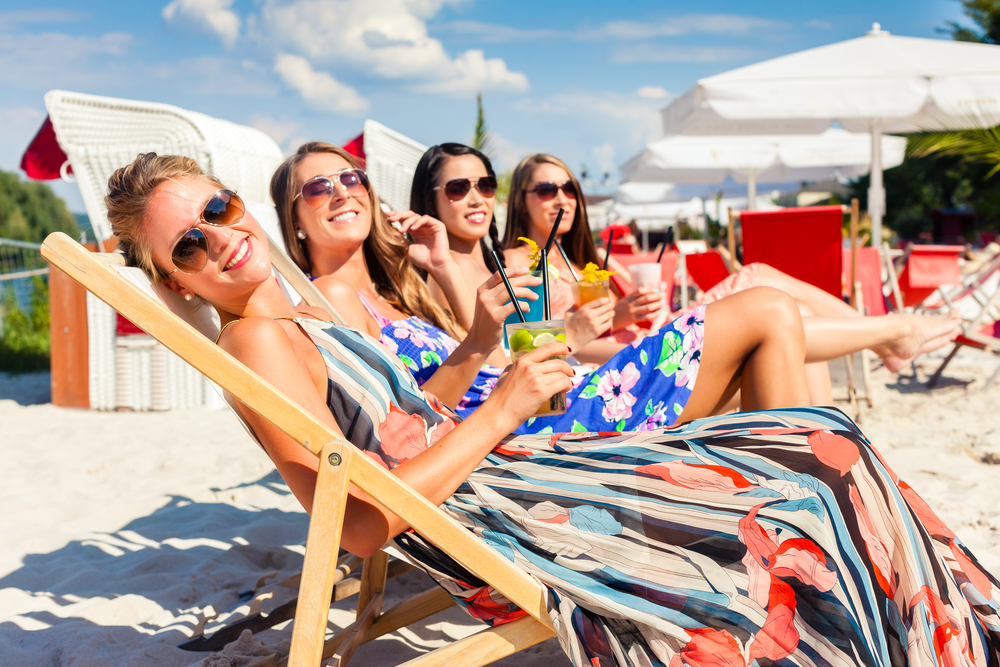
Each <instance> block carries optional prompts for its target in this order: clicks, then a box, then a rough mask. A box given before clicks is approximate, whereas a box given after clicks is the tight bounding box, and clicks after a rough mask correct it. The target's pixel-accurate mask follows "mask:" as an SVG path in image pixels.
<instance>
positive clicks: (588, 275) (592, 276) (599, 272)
mask: <svg viewBox="0 0 1000 667" xmlns="http://www.w3.org/2000/svg"><path fill="white" fill-rule="evenodd" d="M581 274H582V275H581V276H580V281H581V282H585V283H588V284H590V285H600V284H601V283H603V282H604V281H605V280H607V279H608V278H610V277H611V276H613V275H614V274H615V272H614V271H605V270H604V269H599V268H597V264H594V263H593V262H587V266H585V267H583V271H581Z"/></svg>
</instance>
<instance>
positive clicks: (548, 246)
mask: <svg viewBox="0 0 1000 667" xmlns="http://www.w3.org/2000/svg"><path fill="white" fill-rule="evenodd" d="M565 212H566V211H564V210H563V209H559V213H557V214H556V223H555V224H554V225H552V231H550V232H549V239H548V240H547V241H546V242H545V252H549V251H551V250H552V242H553V241H555V240H556V231H557V230H558V229H559V223H560V222H562V217H563V213H565Z"/></svg>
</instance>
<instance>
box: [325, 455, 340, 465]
mask: <svg viewBox="0 0 1000 667" xmlns="http://www.w3.org/2000/svg"><path fill="white" fill-rule="evenodd" d="M327 460H328V461H329V462H330V465H332V466H339V465H340V460H341V459H340V454H338V453H336V452H334V453H332V454H330V456H328V457H327Z"/></svg>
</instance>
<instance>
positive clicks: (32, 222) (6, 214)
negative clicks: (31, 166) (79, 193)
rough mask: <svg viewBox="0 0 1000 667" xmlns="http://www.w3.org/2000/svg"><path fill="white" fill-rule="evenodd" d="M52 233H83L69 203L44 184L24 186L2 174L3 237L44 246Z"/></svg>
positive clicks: (0, 215)
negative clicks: (44, 242)
mask: <svg viewBox="0 0 1000 667" xmlns="http://www.w3.org/2000/svg"><path fill="white" fill-rule="evenodd" d="M52 232H66V233H67V234H69V235H70V236H73V237H74V238H75V237H77V236H79V234H80V229H79V227H78V226H77V224H76V218H74V217H73V215H72V214H71V213H70V212H69V211H68V210H67V209H66V203H65V202H64V201H63V200H62V199H60V198H59V197H57V196H56V194H55V193H54V192H52V189H51V188H50V187H49V186H47V185H45V184H44V183H25V182H23V181H21V180H20V179H19V178H18V177H17V174H13V173H10V172H5V171H0V238H7V239H15V240H17V241H32V242H34V243H41V242H42V241H43V240H44V239H45V237H46V236H48V235H49V234H51V233H52Z"/></svg>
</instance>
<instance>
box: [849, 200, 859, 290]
mask: <svg viewBox="0 0 1000 667" xmlns="http://www.w3.org/2000/svg"><path fill="white" fill-rule="evenodd" d="M858 212H859V209H858V198H857V197H855V198H854V199H852V200H851V274H850V275H851V285H850V294H851V305H852V306H853V307H855V308H857V307H858V292H857V287H856V286H857V284H858Z"/></svg>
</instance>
